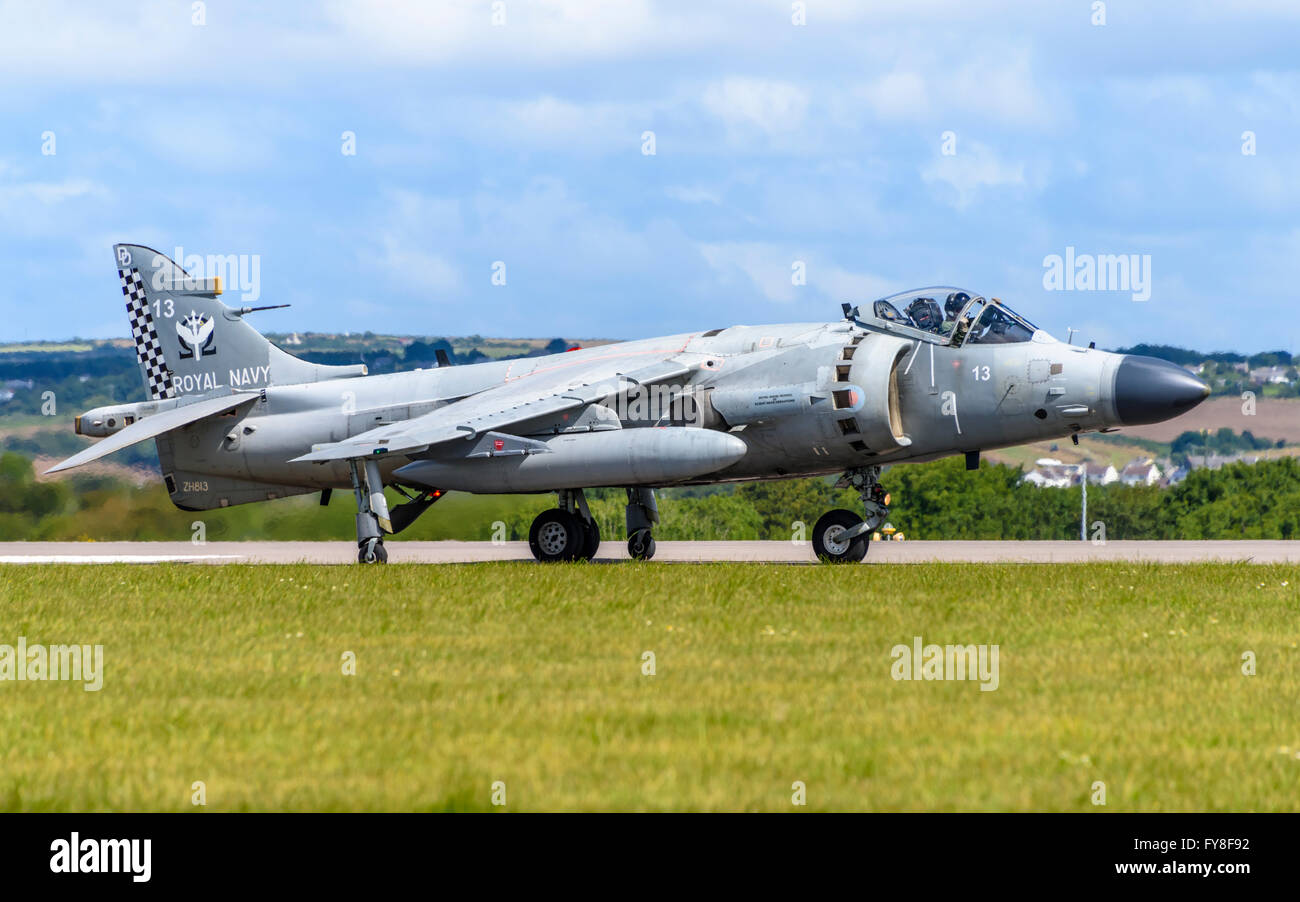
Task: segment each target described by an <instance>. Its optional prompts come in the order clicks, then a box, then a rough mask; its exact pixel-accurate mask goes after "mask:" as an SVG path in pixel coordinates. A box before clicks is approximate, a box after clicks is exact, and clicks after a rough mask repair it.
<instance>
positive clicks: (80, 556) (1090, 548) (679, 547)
mask: <svg viewBox="0 0 1300 902" xmlns="http://www.w3.org/2000/svg"><path fill="white" fill-rule="evenodd" d="M388 553H389V562H390V563H392V564H465V563H475V562H482V561H531V560H532V559H533V558H532V555H531V554H530V553H529V551H528V544H527V543H526V542H504V543H501V544H493V543H491V542H400V541H396V540H390V541H389V542H388ZM627 560H628V555H627V549H626V546H625V545H624V543H623V542H621V541H613V540H611V541H608V542H605V543H604V544H602V545H601V548H600V553H599V554H598V555H597V556H596V562H597V563H600V562H614V561H627ZM654 560H655V562H656V563H658V562H662V561H668V562H676V563H701V562H709V561H719V562H721V561H748V562H755V563H768V564H812V563H814V561H813V553H812V546H811V545H810V544H809V543H807V542H803V543H799V544H796V543H793V542H659V543H658V549H657V552H656V554H655V558H654ZM1084 561H1149V562H1155V563H1180V564H1185V563H1193V562H1198V561H1241V562H1246V563H1254V564H1281V563H1290V564H1295V563H1300V541H1241V542H1200V541H1189V542H1157V541H1115V542H1106V543H1105V544H1101V545H1094V544H1092V543H1091V542H922V541H908V542H873V543H872V545H871V550H870V551H869V552H868V553H867V559H866V561H865V562H864V564H865V565H866V566H873V565H884V564H919V563H926V562H944V563H952V564H980V563H1026V564H1063V563H1078V562H1084ZM54 563H62V564H159V563H186V564H293V563H307V564H354V563H356V547H355V545H353V543H351V542H349V541H347V540H346V539H345V540H341V541H337V542H208V543H206V544H203V545H194V544H191V543H189V542H0V564H54Z"/></svg>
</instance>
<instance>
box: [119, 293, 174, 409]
mask: <svg viewBox="0 0 1300 902" xmlns="http://www.w3.org/2000/svg"><path fill="white" fill-rule="evenodd" d="M117 274H118V277H119V278H120V279H121V281H122V294H124V295H126V312H127V315H128V316H130V318H131V337H132V338H133V339H135V353H136V357H137V358H138V359H139V361H140V366H142V367H143V368H144V372H145V379H146V380H147V381H148V383H149V397H150V399H151V400H154V401H157V400H160V399H162V398H174V397H176V389H175V386H174V385H173V384H172V374H171V371H170V370H168V369H167V361H166V359H165V358H164V357H163V349H162V344H161V343H160V342H159V341H158V330H157V329H155V328H154V324H153V314H151V313H150V312H149V301H148V299H147V298H146V297H145V293H144V282H143V280H141V278H140V271H139V270H138V269H135V268H134V267H132V268H131V269H119V270H118V271H117Z"/></svg>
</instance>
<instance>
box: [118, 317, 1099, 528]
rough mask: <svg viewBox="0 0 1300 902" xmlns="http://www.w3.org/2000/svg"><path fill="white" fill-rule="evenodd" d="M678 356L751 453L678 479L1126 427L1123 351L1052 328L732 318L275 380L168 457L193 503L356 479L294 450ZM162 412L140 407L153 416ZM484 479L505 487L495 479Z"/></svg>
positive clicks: (896, 459) (911, 457) (720, 478)
mask: <svg viewBox="0 0 1300 902" xmlns="http://www.w3.org/2000/svg"><path fill="white" fill-rule="evenodd" d="M665 358H671V359H673V360H675V361H678V362H681V363H683V364H685V365H687V366H689V367H690V372H689V375H687V376H684V377H683V378H681V379H680V380H678V381H677V382H676V383H675V384H673V385H669V386H657V387H656V388H657V389H658V390H660V391H661V392H666V393H667V394H661V395H660V397H661V398H667V397H672V396H673V395H674V393H682V392H685V393H687V394H689V395H690V396H691V399H692V404H694V405H695V406H694V408H693V409H692V411H691V413H690V416H689V418H688V419H689V421H688V422H686V423H684V424H683V425H686V426H694V427H698V428H706V429H715V430H724V431H727V432H730V433H731V434H733V435H735V436H737V437H738V438H740V439H741V440H742V441H744V443H745V444H746V446H747V452H746V453H745V454H744V456H743V457H742V458H741V459H740V460H738V461H736V462H735V463H733V464H730V465H729V466H726V467H725V468H723V469H721V470H718V471H715V472H709V473H706V474H699V475H695V476H692V477H689V478H684V479H680V480H677V481H676V484H686V483H711V482H724V481H739V480H754V479H780V478H788V477H797V476H812V475H818V474H827V473H836V472H841V471H844V470H846V469H849V468H852V467H859V466H866V465H877V464H892V463H901V462H907V461H922V460H932V459H935V458H939V457H943V456H947V455H951V454H956V453H962V452H969V451H974V450H988V449H993V448H1000V447H1007V446H1013V445H1019V444H1024V443H1026V442H1032V441H1038V440H1043V439H1050V438H1060V437H1066V436H1069V435H1070V434H1071V433H1077V432H1087V431H1094V430H1099V429H1105V428H1110V427H1114V426H1119V425H1122V421H1121V419H1120V416H1119V413H1118V411H1117V408H1116V403H1115V391H1114V390H1115V384H1116V373H1117V369H1118V367H1119V365H1120V363H1121V361H1122V360H1123V359H1124V358H1123V357H1122V355H1117V354H1112V353H1108V352H1105V351H1099V350H1096V349H1092V348H1084V347H1076V346H1073V345H1067V344H1064V343H1062V342H1060V341H1057V340H1056V339H1054V338H1052V337H1051V336H1050V335H1048V334H1047V333H1046V332H1043V331H1041V330H1039V331H1036V332H1034V333H1033V337H1032V339H1030V340H1028V341H1022V342H1019V343H1015V344H986V345H971V344H967V345H966V346H964V347H953V346H949V345H948V344H946V343H944V342H941V341H934V340H927V339H925V338H924V337H923V336H915V335H907V334H899V333H895V334H890V333H888V332H886V331H881V330H875V329H869V328H865V327H863V326H862V325H861V324H859V323H856V322H854V321H851V320H845V321H841V322H833V323H824V322H823V323H789V324H780V325H771V326H733V327H731V328H727V329H721V330H713V331H711V332H707V333H687V334H682V335H671V336H663V337H658V338H648V339H641V340H637V341H630V342H622V343H617V344H609V345H601V346H597V347H591V348H585V349H579V350H574V351H570V352H567V353H563V354H555V355H550V356H546V357H536V358H526V359H520V360H509V361H499V362H487V363H479V364H473V365H466V366H455V367H441V368H437V369H429V370H417V371H414V372H404V373H393V374H385V375H373V376H357V377H352V378H339V379H331V380H328V381H324V382H316V383H309V384H300V385H274V384H273V385H267V386H265V387H264V388H263V391H262V395H261V397H260V398H258V399H257V400H255V401H253V402H252V403H250V404H249V405H247V406H245V407H242V408H239V409H238V410H236V411H234V412H232V413H231V414H229V415H226V416H222V417H217V418H214V419H211V420H207V421H201V422H198V423H194V424H191V425H189V426H186V427H185V428H184V429H181V430H177V431H176V432H175V433H172V434H170V435H169V436H168V438H166V439H164V440H162V441H160V452H161V451H164V450H166V451H168V452H170V455H171V456H172V457H174V458H175V460H176V461H178V462H179V463H174V464H173V467H174V468H175V469H179V470H181V471H183V473H184V479H183V481H184V482H186V483H188V484H189V485H190V486H192V487H193V488H194V489H195V491H194V492H193V493H187V492H185V491H184V488H185V486H183V485H182V486H180V487H179V488H180V489H181V491H179V492H173V497H174V499H175V498H176V497H177V495H179V496H180V499H179V500H178V503H180V504H183V505H185V496H186V495H187V494H193V495H195V496H196V497H198V496H201V495H204V494H206V493H205V492H204V491H202V490H203V489H204V488H206V484H205V483H203V480H201V479H200V478H199V477H211V478H213V479H218V480H224V479H228V480H234V481H237V482H239V483H252V484H265V485H268V486H275V487H281V488H287V487H296V488H297V490H299V491H311V490H318V489H326V488H346V487H348V486H349V472H348V467H347V465H346V463H345V462H343V461H331V462H327V463H324V464H318V463H308V462H297V463H295V462H292V461H293V458H296V457H299V456H301V455H303V454H305V453H307V452H309V451H310V450H311V449H312V448H313V446H316V445H320V444H324V443H330V442H338V441H341V440H343V439H346V438H348V437H350V436H354V435H358V434H360V433H363V432H366V431H367V430H370V429H373V428H375V427H377V426H381V425H385V424H390V423H400V422H402V421H405V420H408V419H411V418H413V417H418V416H421V415H422V414H425V413H428V412H430V411H433V410H435V409H438V408H440V407H443V406H445V405H448V404H454V403H456V401H458V400H460V399H462V398H465V397H467V396H471V395H475V394H477V393H479V392H482V391H485V390H487V389H491V388H495V387H498V386H501V385H502V384H506V383H513V384H517V385H518V386H520V389H521V393H526V392H527V389H528V386H530V385H532V384H538V385H543V384H544V385H547V386H552V385H554V384H555V380H556V379H557V378H562V379H563V380H565V381H571V382H572V383H574V384H580V383H583V382H586V381H590V380H591V379H593V378H596V377H595V376H593V374H597V373H598V374H600V378H608V373H610V372H613V371H618V372H624V371H630V370H633V369H635V368H636V367H637V366H639V365H643V364H644V363H646V362H651V361H655V360H662V359H665ZM611 367H613V369H611ZM610 388H611V392H617V390H618V389H619V386H617V385H611V386H610ZM624 388H626V387H624ZM546 390H547V391H550V390H552V389H549V388H548V389H546ZM624 401H626V398H624ZM162 403H166V402H162ZM148 406H149V405H137V407H138V408H141V411H140V412H141V413H142V414H144V415H147V413H148V411H147V410H144V409H143V408H146V407H148ZM608 408H609V409H610V410H613V411H615V412H616V413H617V415H618V418H619V420H620V423H619V425H620V426H622V428H624V429H636V428H651V427H653V426H655V425H657V424H661V423H663V422H664V419H663V417H664V413H663V411H662V410H658V409H651V410H649V411H648V412H647V411H643V410H638V409H636V407H635V404H633V405H631V409H629V405H627V404H626V403H624V404H622V405H620V404H618V403H615V402H614V401H610V402H609V404H608ZM547 431H548V433H549V432H550V431H551V429H549V428H548V430H547ZM164 442H165V443H167V444H169V445H170V447H167V448H166V449H164V447H163V445H164ZM410 462H411V458H409V457H405V456H400V455H399V456H395V457H392V458H389V459H385V460H382V461H381V462H380V467H381V471H382V473H383V475H384V477H385V479H389V478H391V476H392V473H393V471H394V470H396V469H398V468H399V467H401V466H403V465H405V464H407V463H410ZM668 484H674V483H672V482H669V483H668ZM474 486H475V487H474V489H473V490H474V491H492V490H493V489H492V488H491V485H490V484H488V485H484V484H483V481H482V480H478V481H477V482H475V483H474ZM448 487H449V488H453V489H454V488H457V486H455V485H452V486H448ZM554 488H563V486H555V487H554ZM499 490H500V491H511V490H512V489H510V488H509V487H507V486H502V487H501V488H500V489H499ZM267 497H275V493H274V492H269V493H268V495H267ZM240 500H241V501H242V500H251V499H246V498H244V499H240ZM230 503H240V502H239V501H234V502H230ZM192 505H193V506H207V505H206V504H201V503H199V502H198V501H194V502H192ZM185 506H190V505H185Z"/></svg>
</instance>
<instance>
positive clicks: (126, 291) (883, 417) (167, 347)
mask: <svg viewBox="0 0 1300 902" xmlns="http://www.w3.org/2000/svg"><path fill="white" fill-rule="evenodd" d="M114 253H115V255H116V260H117V265H118V277H119V280H120V282H121V287H122V293H123V295H124V296H125V301H126V309H127V314H128V316H129V319H130V322H131V334H132V337H133V338H134V339H135V346H136V353H137V356H138V358H139V362H140V372H141V375H142V376H143V378H144V382H145V387H146V389H147V390H148V393H149V399H148V400H147V401H141V402H138V403H133V404H119V405H113V406H110V407H101V408H97V409H95V410H92V411H89V412H87V413H84V414H82V415H81V416H80V417H78V418H77V420H76V430H77V432H78V433H79V434H81V435H87V436H94V437H101V438H103V441H101V442H98V443H97V444H95V445H93V446H91V447H89V448H87V449H86V450H84V451H82V452H81V453H80V454H77V455H75V456H73V457H71V458H69V459H68V460H66V461H64V462H63V463H61V464H59V465H58V466H56V467H54V468H53V469H52V470H51V471H50V472H55V471H59V470H66V469H69V468H71V467H76V466H79V465H81V464H84V463H87V462H89V461H92V460H95V459H97V458H100V457H103V456H104V455H106V454H110V453H112V452H113V451H116V450H118V449H121V448H125V447H126V446H128V445H131V444H134V443H135V442H141V441H144V440H146V439H153V440H154V441H155V442H156V443H157V447H158V459H159V461H160V462H161V465H162V476H163V481H164V482H165V483H166V486H167V491H168V493H169V494H170V495H171V499H172V502H173V503H174V504H175V505H176V506H177V507H179V508H181V509H183V510H191V511H198V510H211V509H214V508H222V507H227V506H229V505H232V504H247V503H249V502H252V501H266V500H268V499H275V498H283V497H285V496H288V495H298V494H304V493H308V492H320V493H321V501H322V503H328V501H329V498H330V493H331V491H332V490H333V489H348V488H351V489H352V491H353V494H354V495H355V497H356V503H357V515H356V524H357V529H356V534H357V535H356V538H357V547H358V552H357V556H358V559H359V560H360V561H362V562H364V563H373V562H383V561H386V560H387V558H388V553H387V551H386V550H385V548H384V537H385V536H387V535H391V534H393V533H397V532H401V531H402V530H403V529H405V528H406V527H407V526H409V525H410V524H411V523H412V522H413V521H414V520H415V519H416V518H417V517H418V516H420V515H421V514H422V513H424V512H425V511H426V510H427V509H428V508H429V507H430V506H431V505H433V504H434V503H435V502H436V501H437V500H438V499H439V498H441V497H442V496H443V494H444V493H445V492H448V491H462V492H478V493H523V492H534V493H541V492H554V493H555V495H556V498H557V503H556V506H555V507H554V508H553V509H550V510H547V511H545V512H544V513H542V514H541V515H540V516H538V517H537V519H536V521H534V523H533V525H532V529H531V531H530V535H529V544H530V546H531V548H532V551H533V554H534V556H536V558H537V559H538V560H541V561H567V560H578V559H590V558H591V557H592V556H593V555H595V554H596V549H597V547H598V546H599V544H600V539H601V537H600V531H599V528H598V527H597V524H596V521H595V520H594V519H593V518H592V516H591V514H590V512H589V510H588V507H587V503H586V500H585V499H584V497H583V490H584V489H587V488H593V487H598V486H607V487H621V488H623V489H625V490H626V492H627V535H628V539H627V545H628V551H629V553H630V554H631V556H632V557H633V558H638V559H646V558H650V557H652V556H653V555H654V551H655V543H654V538H653V530H654V526H655V524H656V523H657V522H658V520H659V512H658V509H657V507H656V504H655V494H654V490H655V489H656V488H658V487H662V486H682V485H701V484H708V483H721V482H741V481H745V480H756V479H789V478H795V477H802V476H822V475H827V474H842V475H841V484H842V485H844V486H851V487H852V488H854V489H856V490H857V491H858V493H859V494H860V496H861V498H862V507H863V513H862V515H859V514H858V513H855V512H853V511H849V510H833V511H830V512H828V513H827V514H825V515H824V516H823V517H822V518H821V519H820V520H818V521H817V524H816V526H815V527H814V528H813V533H812V545H813V550H814V552H815V553H816V555H817V557H818V558H820V559H822V560H825V561H832V562H844V561H860V560H862V558H863V557H864V556H865V555H866V552H867V544H868V542H869V541H870V536H871V532H872V530H874V529H875V528H877V527H878V526H880V525H881V524H882V523H883V522H884V520H885V517H886V516H887V514H888V513H889V507H888V505H889V501H890V499H889V496H888V495H886V494H885V492H884V490H883V488H882V487H881V484H880V474H881V471H882V468H883V467H885V466H887V465H890V464H896V463H911V462H915V461H926V460H934V459H936V458H940V457H945V456H948V455H952V454H964V455H965V456H966V462H967V466H968V467H969V468H973V467H975V466H977V465H978V460H979V454H980V451H982V450H985V449H990V448H1004V447H1008V446H1012V445H1020V444H1024V443H1027V442H1036V441H1042V440H1044V439H1055V438H1064V437H1067V436H1068V437H1073V438H1074V440H1075V441H1076V442H1077V441H1078V438H1077V437H1078V435H1079V433H1081V432H1096V431H1109V430H1112V429H1114V428H1116V427H1119V426H1132V425H1138V424H1142V423H1155V422H1159V421H1161V420H1166V419H1169V418H1171V417H1174V416H1177V415H1178V414H1180V413H1183V412H1184V411H1186V410H1189V409H1190V408H1192V407H1193V406H1195V405H1196V404H1198V403H1199V402H1200V401H1201V400H1202V399H1203V398H1205V397H1206V396H1207V395H1208V394H1209V388H1208V387H1207V386H1206V385H1205V383H1203V382H1202V381H1200V380H1199V379H1197V378H1195V377H1194V376H1192V375H1191V374H1190V373H1188V372H1187V371H1186V370H1184V369H1182V368H1181V367H1178V366H1175V365H1173V364H1171V363H1166V362H1165V361H1162V360H1156V359H1153V358H1150V357H1137V356H1132V355H1121V354H1112V353H1107V352H1105V351H1099V350H1096V349H1095V348H1094V347H1092V346H1091V345H1090V346H1088V347H1077V346H1074V345H1072V344H1067V343H1063V342H1060V341H1058V340H1057V339H1055V338H1053V337H1052V336H1050V335H1048V334H1047V333H1046V332H1044V331H1043V330H1041V329H1039V328H1038V327H1036V326H1034V325H1033V324H1032V323H1030V322H1028V321H1027V320H1026V319H1025V318H1024V317H1022V316H1020V315H1019V314H1017V313H1016V312H1015V311H1014V310H1012V309H1011V308H1010V307H1008V306H1007V305H1006V304H1004V303H1003V302H1002V301H1000V300H998V299H997V298H985V297H982V296H981V295H979V294H978V293H976V292H972V291H964V290H962V289H960V288H953V287H936V288H924V289H921V290H919V291H909V292H906V293H904V294H898V295H894V296H892V297H887V298H883V299H881V300H877V301H874V302H871V303H866V304H862V305H859V306H855V305H853V304H847V303H846V304H844V305H843V311H842V312H843V316H842V317H841V318H840V319H838V320H835V321H832V322H812V323H786V324H781V325H771V326H730V327H728V328H723V329H708V330H707V331H700V332H690V333H686V334H683V335H667V336H663V337H659V338H644V339H639V340H637V341H628V342H622V343H619V344H611V345H603V346H599V347H592V348H584V349H576V350H572V351H570V352H567V353H562V354H553V355H550V356H546V357H533V358H528V359H523V360H505V361H494V362H488V363H478V364H473V365H468V366H446V365H439V366H438V367H437V368H436V369H430V370H417V371H415V372H403V373H392V374H386V375H374V376H372V375H368V374H367V371H366V368H365V366H361V365H357V366H324V365H320V364H315V363H309V362H307V361H304V360H300V359H298V358H296V357H293V356H291V355H290V354H288V353H286V352H285V351H282V350H281V349H280V348H278V347H276V346H275V345H273V344H271V343H270V342H269V341H267V340H266V339H265V338H263V337H262V335H261V334H259V333H258V332H257V331H256V330H255V329H254V328H253V327H252V326H251V325H249V323H248V321H247V319H246V316H247V314H249V313H250V312H252V309H254V308H247V307H243V308H239V307H227V306H226V305H225V304H224V303H222V302H221V300H220V295H221V285H220V281H219V280H217V279H213V278H195V277H192V276H191V275H190V274H189V273H187V272H186V271H184V270H183V269H181V268H180V267H179V266H177V265H176V264H175V263H174V262H172V261H171V260H170V259H168V258H167V257H166V256H164V255H163V254H160V253H158V252H157V251H154V250H150V249H149V248H146V247H140V246H138V245H133V244H120V245H117V246H115V247H114ZM446 362H448V361H445V360H440V364H443V363H446ZM385 487H391V488H392V489H394V491H395V492H397V493H399V494H400V495H402V496H403V497H404V499H405V500H404V501H403V502H402V503H401V504H398V505H396V506H394V507H391V508H390V506H389V503H388V499H387V497H386V496H385Z"/></svg>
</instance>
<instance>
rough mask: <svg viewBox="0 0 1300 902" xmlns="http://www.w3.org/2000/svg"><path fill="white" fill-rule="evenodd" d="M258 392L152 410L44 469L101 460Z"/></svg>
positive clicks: (65, 468)
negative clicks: (145, 415)
mask: <svg viewBox="0 0 1300 902" xmlns="http://www.w3.org/2000/svg"><path fill="white" fill-rule="evenodd" d="M259 394H260V393H259V392H237V393H235V394H233V395H226V396H225V397H221V398H208V399H207V400H205V401H196V402H195V403H193V404H184V405H182V406H180V407H173V408H171V409H170V410H162V411H159V412H158V413H155V414H150V415H149V416H147V417H142V418H140V419H138V420H136V421H135V422H134V423H132V424H131V425H130V426H127V427H125V428H124V429H122V430H121V431H120V432H114V433H113V434H112V435H110V436H109V437H108V438H105V439H101V440H100V441H98V442H95V444H93V445H91V446H90V447H89V448H87V449H85V450H84V451H80V452H78V453H77V454H74V455H72V457H69V458H68V459H67V460H65V461H63V462H62V463H59V464H55V465H54V466H52V467H50V468H49V469H48V470H46V471H45V472H46V473H58V472H59V471H60V470H71V469H72V468H73V467H79V466H81V465H82V464H88V463H90V462H91V461H92V460H99V459H100V458H101V457H104V456H106V455H109V454H112V453H113V452H114V451H121V450H122V449H123V448H126V447H129V446H130V445H134V444H135V443H136V442H143V441H144V440H146V439H151V438H157V437H158V436H160V435H162V434H163V433H164V432H171V431H172V430H173V429H179V428H181V427H182V426H186V425H189V424H190V423H193V422H196V421H198V420H202V419H204V418H206V417H210V416H215V415H216V414H219V413H225V412H226V411H227V410H232V409H234V408H236V407H238V406H239V405H240V404H243V403H245V402H246V401H251V400H252V399H253V398H256V397H257V396H258V395H259Z"/></svg>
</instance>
